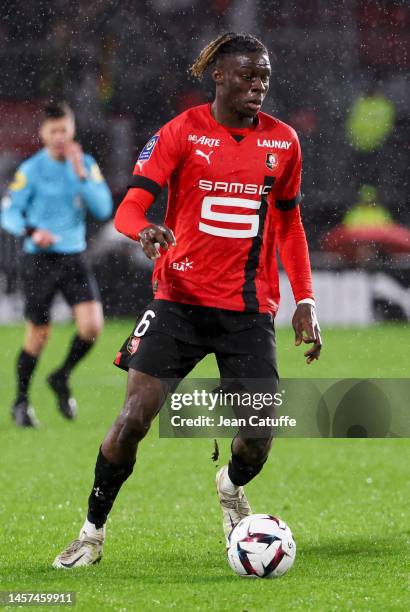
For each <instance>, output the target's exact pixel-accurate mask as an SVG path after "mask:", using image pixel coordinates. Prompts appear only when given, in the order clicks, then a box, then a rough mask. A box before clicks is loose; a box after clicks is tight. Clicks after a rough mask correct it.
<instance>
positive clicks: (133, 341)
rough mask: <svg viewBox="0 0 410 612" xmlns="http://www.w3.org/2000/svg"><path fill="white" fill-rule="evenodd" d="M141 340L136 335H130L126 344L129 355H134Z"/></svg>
mask: <svg viewBox="0 0 410 612" xmlns="http://www.w3.org/2000/svg"><path fill="white" fill-rule="evenodd" d="M140 342H141V338H137V337H136V336H130V339H129V340H128V344H127V351H128V352H129V354H130V355H134V353H136V352H137V350H138V347H139V344H140Z"/></svg>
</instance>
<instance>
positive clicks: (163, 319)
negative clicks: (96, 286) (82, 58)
mask: <svg viewBox="0 0 410 612" xmlns="http://www.w3.org/2000/svg"><path fill="white" fill-rule="evenodd" d="M208 67H209V69H210V70H211V71H212V78H213V80H214V82H215V85H216V95H215V99H214V102H213V103H212V104H204V105H201V106H197V107H195V108H191V109H189V110H187V111H185V112H184V113H182V114H181V115H179V116H177V117H176V118H175V119H173V120H172V121H170V122H169V123H167V124H166V125H164V126H163V127H162V128H161V129H160V130H159V132H158V133H157V134H155V135H154V136H153V137H152V138H151V139H150V140H149V141H148V143H147V144H146V145H145V147H144V148H143V150H142V151H141V153H140V155H139V158H138V160H137V163H136V166H135V170H134V176H133V182H132V186H131V187H130V189H129V191H128V193H127V195H126V196H125V198H124V200H123V202H122V203H121V205H120V207H119V210H118V212H117V214H116V218H115V224H116V227H117V229H118V230H119V231H120V232H122V233H123V234H125V235H127V236H129V237H131V238H133V239H134V240H136V241H139V242H140V243H141V245H142V248H143V250H144V253H145V254H146V255H147V256H148V257H149V258H151V259H153V260H155V268H154V273H153V290H154V296H155V298H154V300H153V301H152V302H151V303H150V304H149V306H148V307H147V309H146V310H145V311H144V312H143V313H142V315H141V316H140V317H139V318H138V320H137V323H136V326H135V329H134V331H133V332H132V334H131V336H130V337H129V338H127V340H126V341H125V343H124V345H123V346H122V348H121V350H120V352H119V353H118V355H117V357H116V359H115V363H116V365H118V366H119V367H121V368H124V369H126V370H128V385H127V395H126V400H125V404H124V407H123V409H122V411H121V413H120V415H119V416H118V418H117V420H116V421H115V422H114V424H113V425H112V427H111V429H110V430H109V432H108V434H107V435H106V437H105V439H104V441H103V443H102V446H101V448H100V452H99V455H98V458H97V463H96V467H95V480H94V485H93V488H92V491H91V494H90V497H89V500H88V515H87V518H86V520H85V523H84V525H83V527H82V529H81V531H80V535H79V538H78V539H77V540H74V542H72V543H71V544H70V545H69V546H68V547H67V548H66V549H65V550H64V551H63V552H62V553H61V554H60V555H58V556H57V557H56V559H55V560H54V564H53V565H54V567H58V568H72V567H78V566H84V565H90V564H92V563H96V562H97V561H99V560H100V559H101V556H102V548H103V543H104V537H105V523H106V520H107V516H108V513H109V512H110V510H111V508H112V505H113V503H114V500H115V498H116V496H117V494H118V492H119V490H120V488H121V485H122V484H123V482H124V481H125V480H126V479H127V478H128V477H129V476H130V474H131V472H132V471H133V468H134V463H135V457H136V452H137V447H138V444H139V443H140V441H141V440H142V439H143V438H144V436H145V435H146V433H147V432H148V430H149V427H150V425H151V422H152V420H153V419H154V417H155V416H156V415H157V413H158V411H159V410H160V408H161V405H162V404H163V402H164V399H165V397H166V395H167V392H168V391H169V390H170V389H171V390H172V389H173V388H175V384H177V382H178V380H180V379H181V378H183V377H184V376H186V375H187V374H188V373H189V372H190V370H191V369H192V368H193V367H194V366H195V365H196V364H197V363H198V361H200V360H201V359H202V358H203V357H204V356H205V355H207V354H208V353H215V355H216V359H217V363H218V366H219V370H220V374H221V379H222V382H223V381H224V380H232V379H233V380H240V379H243V378H247V379H264V380H271V381H272V387H274V388H277V381H278V375H277V365H276V356H275V335H274V328H273V315H274V313H275V312H276V310H277V308H278V302H279V288H278V271H277V264H276V260H275V251H276V249H279V252H280V256H281V260H282V262H283V265H284V267H285V269H286V272H287V274H288V276H289V279H290V282H291V285H292V288H293V292H294V296H295V300H296V302H297V307H296V312H295V314H294V316H293V326H294V329H295V335H296V345H300V344H301V343H302V342H305V343H309V344H312V346H311V347H310V348H309V349H308V350H307V351H306V352H305V357H306V359H307V363H311V362H312V361H314V360H315V359H318V358H319V354H320V350H321V338H320V331H319V326H318V323H317V319H316V315H315V303H314V299H313V293H312V283H311V272H310V264H309V256H308V250H307V244H306V238H305V234H304V230H303V226H302V222H301V217H300V212H299V203H300V182H301V153H300V147H299V142H298V139H297V136H296V134H295V132H294V130H293V129H292V128H291V127H289V126H288V125H286V124H285V123H283V122H282V121H279V120H278V119H275V118H274V117H271V116H269V115H267V114H264V113H262V112H260V109H261V105H262V102H263V100H264V98H265V96H266V94H267V91H268V88H269V78H270V74H271V67H270V62H269V56H268V52H267V50H266V48H265V46H264V45H263V44H262V43H261V42H260V41H259V40H257V39H256V38H254V37H253V36H251V35H249V34H235V33H228V34H225V35H222V36H220V37H219V38H217V39H216V40H214V41H212V42H211V43H209V45H208V46H207V47H206V48H205V49H203V51H202V52H201V54H200V55H199V57H198V59H197V60H196V61H195V63H194V64H193V66H192V68H191V71H192V74H193V75H195V76H196V77H199V78H200V77H202V75H203V73H204V71H205V70H206V69H207V68H208ZM165 184H168V188H169V196H168V208H167V213H166V218H165V222H164V225H153V224H150V223H149V221H148V220H147V218H146V216H145V213H146V210H147V209H148V207H149V206H151V204H152V203H153V202H154V199H155V198H156V197H157V196H158V194H159V193H160V191H161V189H162V188H163V187H164V186H165ZM170 380H175V384H174V385H173V384H172V382H171V383H169V381H170ZM167 381H168V383H167ZM271 440H272V431H271V429H269V431H268V432H267V433H266V435H265V437H260V436H257V435H255V436H253V435H249V436H247V435H243V433H241V431H240V432H239V433H238V435H237V436H236V437H235V438H234V440H233V442H232V456H231V459H230V462H229V465H228V466H224V467H222V468H221V469H220V470H219V472H218V473H217V476H216V480H217V492H218V496H219V500H220V504H221V508H222V512H223V526H224V532H225V536H226V537H227V536H228V535H229V532H230V531H231V529H232V527H233V526H234V525H236V524H237V523H238V522H239V520H240V519H241V518H243V517H245V516H247V515H248V514H250V513H251V509H250V507H249V504H248V501H247V499H246V496H245V493H244V489H243V486H244V485H246V484H247V483H248V482H249V481H250V480H252V479H253V478H254V477H255V476H256V475H257V474H258V473H259V472H260V471H261V469H262V467H263V464H264V463H265V461H266V459H267V456H268V453H269V450H270V446H271Z"/></svg>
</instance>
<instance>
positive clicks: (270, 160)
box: [265, 153, 279, 170]
mask: <svg viewBox="0 0 410 612" xmlns="http://www.w3.org/2000/svg"><path fill="white" fill-rule="evenodd" d="M265 164H266V167H267V168H269V170H275V169H276V168H277V167H278V166H279V159H278V156H277V155H276V153H266V159H265Z"/></svg>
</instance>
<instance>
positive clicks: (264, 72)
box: [214, 53, 271, 117]
mask: <svg viewBox="0 0 410 612" xmlns="http://www.w3.org/2000/svg"><path fill="white" fill-rule="evenodd" d="M270 74H271V67H270V62H269V57H268V56H267V54H266V53H248V54H232V55H227V56H225V57H224V58H223V59H222V60H221V63H220V65H219V66H218V68H217V69H216V70H215V71H214V80H215V82H216V84H217V95H218V96H219V97H220V99H221V100H223V103H224V106H225V107H227V108H228V109H229V110H230V111H231V112H232V113H234V114H236V115H239V116H241V117H254V116H255V115H256V114H257V112H258V111H259V110H260V108H261V106H262V103H263V100H264V98H265V96H266V94H267V93H268V89H269V78H270Z"/></svg>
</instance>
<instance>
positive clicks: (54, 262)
mask: <svg viewBox="0 0 410 612" xmlns="http://www.w3.org/2000/svg"><path fill="white" fill-rule="evenodd" d="M22 279H23V291H24V298H25V311H24V314H25V317H26V319H28V320H29V321H31V322H32V323H34V324H35V325H45V324H47V323H49V321H50V309H51V304H52V301H53V298H54V297H55V295H56V294H57V293H58V292H59V291H61V293H62V294H63V297H64V298H65V300H66V301H67V303H68V304H69V306H74V305H75V304H79V303H80V302H88V301H93V300H97V301H99V300H100V294H99V291H98V287H97V282H96V280H95V278H94V275H93V273H92V272H91V270H90V268H89V266H88V264H87V262H86V261H85V257H84V255H83V254H82V253H76V254H74V255H63V254H60V253H40V254H33V255H30V254H25V255H24V257H23V265H22Z"/></svg>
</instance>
